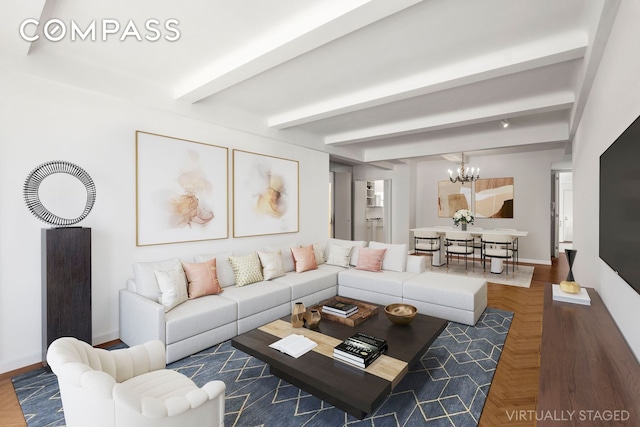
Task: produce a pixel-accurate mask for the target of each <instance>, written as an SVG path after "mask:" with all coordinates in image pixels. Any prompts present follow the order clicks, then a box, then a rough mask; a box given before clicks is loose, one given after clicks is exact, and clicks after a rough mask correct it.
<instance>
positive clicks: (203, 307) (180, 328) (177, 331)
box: [166, 291, 238, 344]
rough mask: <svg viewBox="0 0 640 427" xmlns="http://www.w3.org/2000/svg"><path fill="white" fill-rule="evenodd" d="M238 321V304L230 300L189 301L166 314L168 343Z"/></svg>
mask: <svg viewBox="0 0 640 427" xmlns="http://www.w3.org/2000/svg"><path fill="white" fill-rule="evenodd" d="M226 292H227V291H225V292H224V293H226ZM237 319H238V308H237V303H236V302H235V301H234V300H231V299H229V298H224V297H222V296H221V295H206V296H203V297H200V298H197V299H192V300H188V301H186V302H184V303H182V304H180V305H179V306H177V307H176V308H174V309H173V310H171V311H169V312H168V313H167V314H166V340H167V342H166V343H167V344H172V343H174V342H178V341H181V340H183V339H186V338H189V337H192V336H195V335H198V334H200V333H202V332H206V331H209V330H211V329H214V328H217V327H219V326H222V325H226V324H228V323H231V322H235V321H236V320H237Z"/></svg>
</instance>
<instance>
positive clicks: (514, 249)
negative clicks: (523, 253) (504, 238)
mask: <svg viewBox="0 0 640 427" xmlns="http://www.w3.org/2000/svg"><path fill="white" fill-rule="evenodd" d="M494 230H495V231H506V232H513V231H518V230H516V229H515V228H494ZM511 250H512V251H513V254H514V258H515V263H516V268H518V237H517V236H513V247H512V249H511Z"/></svg>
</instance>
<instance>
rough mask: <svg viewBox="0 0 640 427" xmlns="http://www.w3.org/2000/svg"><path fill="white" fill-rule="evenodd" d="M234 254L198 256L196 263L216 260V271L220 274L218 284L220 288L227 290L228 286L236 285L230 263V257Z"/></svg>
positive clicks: (222, 253)
mask: <svg viewBox="0 0 640 427" xmlns="http://www.w3.org/2000/svg"><path fill="white" fill-rule="evenodd" d="M231 255H232V252H231V251H229V252H221V253H219V254H214V255H196V256H195V261H196V262H207V261H209V260H210V259H212V258H215V259H216V271H217V273H218V282H219V283H220V286H222V287H223V288H226V287H227V286H233V285H235V284H236V276H235V274H234V273H233V267H231V263H230V262H229V257H230V256H231Z"/></svg>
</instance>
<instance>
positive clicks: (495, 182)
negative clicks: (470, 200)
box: [475, 177, 513, 218]
mask: <svg viewBox="0 0 640 427" xmlns="http://www.w3.org/2000/svg"><path fill="white" fill-rule="evenodd" d="M475 196H476V197H475V199H476V218H513V177H510V178H485V179H479V180H477V181H476V195H475Z"/></svg>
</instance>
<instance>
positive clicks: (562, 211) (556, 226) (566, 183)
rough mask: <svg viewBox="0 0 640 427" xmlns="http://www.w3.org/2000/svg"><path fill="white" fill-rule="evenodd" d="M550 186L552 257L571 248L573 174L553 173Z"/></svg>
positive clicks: (567, 172)
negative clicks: (551, 193)
mask: <svg viewBox="0 0 640 427" xmlns="http://www.w3.org/2000/svg"><path fill="white" fill-rule="evenodd" d="M553 183H554V185H553V186H552V187H553V188H552V192H553V197H552V201H553V202H552V217H553V218H554V221H553V223H552V239H551V242H552V256H553V257H556V258H557V257H558V256H559V254H560V253H562V252H564V251H565V249H571V248H573V173H572V172H571V171H555V172H554V173H553Z"/></svg>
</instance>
